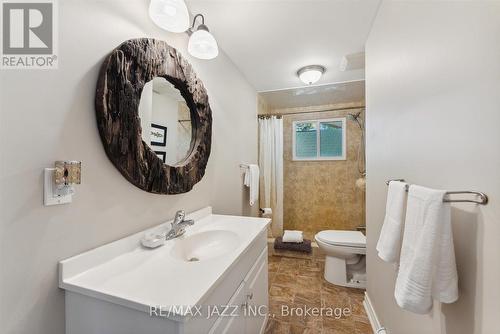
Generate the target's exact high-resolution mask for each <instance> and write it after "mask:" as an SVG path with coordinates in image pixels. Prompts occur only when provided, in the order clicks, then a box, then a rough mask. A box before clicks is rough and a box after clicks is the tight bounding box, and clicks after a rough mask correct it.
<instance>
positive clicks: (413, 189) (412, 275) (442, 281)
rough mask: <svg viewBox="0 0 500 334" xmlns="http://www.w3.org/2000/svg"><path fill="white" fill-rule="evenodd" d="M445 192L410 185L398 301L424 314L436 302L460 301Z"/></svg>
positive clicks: (411, 309)
mask: <svg viewBox="0 0 500 334" xmlns="http://www.w3.org/2000/svg"><path fill="white" fill-rule="evenodd" d="M444 195H445V192H444V191H441V190H434V189H428V188H424V187H419V186H410V190H409V192H408V206H407V210H406V222H405V231H404V236H403V245H402V249H401V258H400V267H399V273H398V277H397V279H396V290H395V293H394V295H395V297H396V302H397V303H398V305H399V306H401V307H402V308H404V309H406V310H409V311H412V312H415V313H420V314H425V313H428V312H429V311H430V310H431V309H432V304H433V299H436V300H438V301H440V302H443V303H453V302H454V301H456V300H457V299H458V276H457V268H456V264H455V251H454V248H453V235H452V230H451V218H450V205H449V204H448V203H443V196H444Z"/></svg>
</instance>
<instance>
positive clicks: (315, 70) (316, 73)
mask: <svg viewBox="0 0 500 334" xmlns="http://www.w3.org/2000/svg"><path fill="white" fill-rule="evenodd" d="M325 71H326V68H325V67H324V66H321V65H309V66H304V67H302V68H300V69H299V70H298V71H297V75H298V76H299V78H300V80H302V82H303V83H305V84H306V85H312V84H313V83H315V82H316V81H318V80H319V79H320V78H321V76H322V75H323V73H325Z"/></svg>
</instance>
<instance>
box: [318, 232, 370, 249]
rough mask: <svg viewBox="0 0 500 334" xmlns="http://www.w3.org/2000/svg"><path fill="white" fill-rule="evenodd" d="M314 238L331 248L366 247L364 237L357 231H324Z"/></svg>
mask: <svg viewBox="0 0 500 334" xmlns="http://www.w3.org/2000/svg"><path fill="white" fill-rule="evenodd" d="M316 238H317V239H319V240H320V241H322V242H324V243H326V244H329V245H332V246H343V247H357V248H364V247H366V237H365V235H364V234H363V233H361V232H359V231H340V230H326V231H321V232H319V233H318V234H316Z"/></svg>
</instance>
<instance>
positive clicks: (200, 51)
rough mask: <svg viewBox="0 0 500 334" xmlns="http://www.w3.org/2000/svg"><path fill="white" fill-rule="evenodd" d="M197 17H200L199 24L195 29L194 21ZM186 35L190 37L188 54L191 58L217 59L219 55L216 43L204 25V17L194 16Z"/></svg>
mask: <svg viewBox="0 0 500 334" xmlns="http://www.w3.org/2000/svg"><path fill="white" fill-rule="evenodd" d="M199 17H201V24H199V25H198V27H197V28H196V29H195V25H196V19H197V18H199ZM188 34H189V35H190V37H189V43H188V52H189V54H190V55H191V56H193V57H196V58H199V59H205V60H207V59H214V58H215V57H217V55H218V54H219V47H218V45H217V41H216V40H215V38H214V36H213V35H212V34H211V33H210V32H209V30H208V27H207V26H206V25H205V17H204V16H203V15H202V14H196V15H195V17H194V18H193V25H192V26H191V28H189V30H188Z"/></svg>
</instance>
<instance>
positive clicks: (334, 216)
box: [283, 109, 365, 239]
mask: <svg viewBox="0 0 500 334" xmlns="http://www.w3.org/2000/svg"><path fill="white" fill-rule="evenodd" d="M360 110H361V109H350V110H337V111H328V112H311V113H307V114H294V115H284V116H283V141H284V142H283V164H284V166H283V168H284V171H283V172H284V180H283V181H284V189H283V197H284V198H283V201H284V203H283V208H284V210H283V211H284V212H283V215H284V221H283V224H284V229H293V230H303V231H304V232H305V235H306V238H308V239H312V238H313V237H314V234H316V233H317V232H319V231H322V230H328V229H337V230H355V229H356V227H358V226H364V225H365V193H364V191H362V190H361V189H359V188H357V187H356V180H357V179H358V178H359V177H360V174H359V172H358V167H357V155H358V147H359V144H360V142H361V130H360V129H359V127H358V125H357V123H356V122H355V121H353V120H350V119H349V118H348V119H347V134H346V137H347V140H346V141H347V160H334V161H331V160H330V161H293V160H292V136H293V133H292V122H293V121H296V120H313V119H323V118H334V117H347V114H348V113H357V112H358V111H360ZM362 116H363V117H364V114H362Z"/></svg>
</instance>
